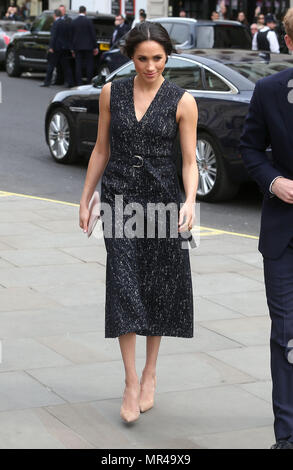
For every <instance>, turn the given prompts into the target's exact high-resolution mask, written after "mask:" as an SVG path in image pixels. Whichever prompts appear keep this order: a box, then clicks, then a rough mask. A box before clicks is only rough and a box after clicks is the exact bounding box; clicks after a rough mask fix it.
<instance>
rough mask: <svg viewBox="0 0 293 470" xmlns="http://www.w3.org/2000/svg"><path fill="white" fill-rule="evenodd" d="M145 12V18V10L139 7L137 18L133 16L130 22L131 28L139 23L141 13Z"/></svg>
mask: <svg viewBox="0 0 293 470" xmlns="http://www.w3.org/2000/svg"><path fill="white" fill-rule="evenodd" d="M142 13H144V14H145V18H146V17H147V15H146V12H145V10H144V9H143V8H140V9H139V10H138V18H134V20H133V22H132V24H131V29H132V28H134V27H135V26H136V25H137V24H139V23H141V14H142Z"/></svg>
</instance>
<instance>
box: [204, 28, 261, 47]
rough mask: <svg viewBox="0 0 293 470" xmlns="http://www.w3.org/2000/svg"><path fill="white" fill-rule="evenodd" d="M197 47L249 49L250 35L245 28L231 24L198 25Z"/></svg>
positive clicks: (250, 43)
mask: <svg viewBox="0 0 293 470" xmlns="http://www.w3.org/2000/svg"><path fill="white" fill-rule="evenodd" d="M196 34H197V41H196V47H197V48H198V49H201V48H203V49H212V48H225V49H251V45H252V41H251V37H250V35H249V33H248V31H246V29H245V28H242V27H240V26H239V27H238V26H231V25H214V26H198V27H197V28H196Z"/></svg>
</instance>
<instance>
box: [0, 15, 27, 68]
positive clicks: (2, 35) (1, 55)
mask: <svg viewBox="0 0 293 470" xmlns="http://www.w3.org/2000/svg"><path fill="white" fill-rule="evenodd" d="M24 33H26V34H28V33H29V28H28V25H27V24H26V23H25V22H24V21H9V20H0V65H2V64H4V63H5V55H6V49H7V46H8V44H9V43H10V42H11V41H12V39H13V38H14V37H16V36H19V35H21V34H24Z"/></svg>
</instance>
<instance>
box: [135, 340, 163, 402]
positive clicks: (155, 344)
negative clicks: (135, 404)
mask: <svg viewBox="0 0 293 470" xmlns="http://www.w3.org/2000/svg"><path fill="white" fill-rule="evenodd" d="M161 338H162V337H161V336H147V338H146V363H145V366H144V369H143V372H142V376H141V380H140V385H141V388H140V410H141V411H147V410H148V409H150V408H151V407H152V406H153V404H154V393H155V386H156V365H157V359H158V353H159V348H160V343H161Z"/></svg>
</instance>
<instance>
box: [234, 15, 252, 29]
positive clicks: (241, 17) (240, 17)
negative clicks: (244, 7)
mask: <svg viewBox="0 0 293 470" xmlns="http://www.w3.org/2000/svg"><path fill="white" fill-rule="evenodd" d="M237 21H239V22H240V23H241V24H242V25H243V26H244V27H245V29H246V30H247V31H248V32H249V33H250V27H249V23H248V21H247V18H246V15H245V13H244V11H239V13H238V16H237Z"/></svg>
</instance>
